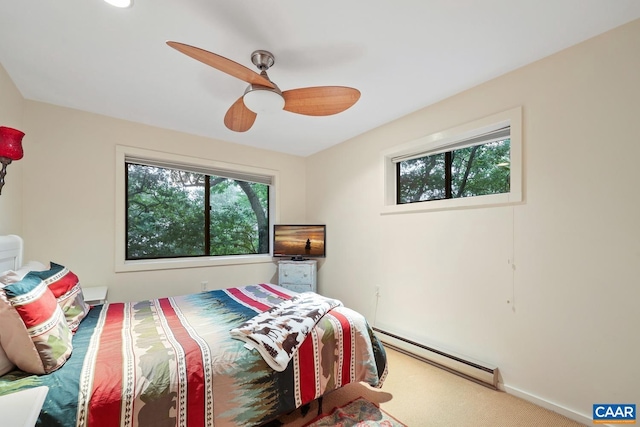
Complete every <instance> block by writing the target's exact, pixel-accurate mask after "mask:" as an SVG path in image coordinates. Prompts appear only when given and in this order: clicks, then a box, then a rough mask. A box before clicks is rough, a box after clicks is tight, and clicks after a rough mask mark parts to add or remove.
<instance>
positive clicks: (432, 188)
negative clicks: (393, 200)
mask: <svg viewBox="0 0 640 427" xmlns="http://www.w3.org/2000/svg"><path fill="white" fill-rule="evenodd" d="M510 142H511V140H510V138H506V139H502V140H499V141H492V142H488V143H486V144H480V145H474V146H470V147H466V148H461V149H458V150H452V151H447V152H445V153H438V154H432V155H427V156H424V157H420V158H417V159H410V160H404V161H401V162H398V164H397V166H396V167H397V175H398V176H397V184H398V192H397V197H398V204H403V203H413V202H423V201H428V200H440V199H454V198H461V197H472V196H483V195H488V194H500V193H508V192H509V190H510V188H509V187H510V168H509V165H510V145H511V144H510Z"/></svg>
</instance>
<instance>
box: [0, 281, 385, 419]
mask: <svg viewBox="0 0 640 427" xmlns="http://www.w3.org/2000/svg"><path fill="white" fill-rule="evenodd" d="M293 295H294V293H292V292H290V291H287V290H285V289H284V288H280V287H278V286H275V285H251V286H245V287H240V288H230V289H224V290H216V291H210V292H203V293H199V294H193V295H185V296H180V297H171V298H161V299H157V300H149V301H141V302H135V303H117V304H109V305H106V306H98V307H94V308H92V309H91V311H90V312H89V314H88V316H87V317H86V318H85V320H83V322H82V323H81V324H80V327H79V328H78V331H77V332H76V334H75V336H74V338H73V346H74V352H73V354H72V356H71V358H70V359H69V360H68V361H67V363H66V364H65V365H64V366H63V367H62V368H60V369H59V370H58V371H56V372H54V373H52V374H49V375H42V376H33V375H27V374H24V373H22V372H19V371H14V372H12V373H9V374H7V375H5V376H3V377H2V378H0V395H1V394H5V393H8V392H11V391H16V390H19V389H23V388H27V387H34V386H39V385H47V386H49V388H50V392H49V395H48V397H47V400H46V401H45V405H44V407H43V411H42V413H41V415H40V420H39V425H42V426H49V425H51V426H54V425H56V426H73V425H77V426H105V425H108V426H145V425H149V426H161V427H163V426H184V427H187V426H188V427H192V426H213V425H215V426H217V427H224V426H255V425H260V424H262V423H264V422H267V421H269V420H271V419H273V418H276V417H277V416H278V415H280V414H283V413H286V412H289V411H291V410H293V409H294V408H296V407H298V406H301V405H303V404H305V403H307V402H309V401H311V400H313V399H315V398H317V397H319V396H320V395H322V394H324V393H326V392H327V391H330V390H333V389H335V388H339V387H341V386H343V385H345V384H347V383H350V382H358V381H364V382H367V383H369V384H371V385H372V386H381V384H382V380H383V378H384V375H385V374H386V360H385V354H384V349H383V348H382V346H381V345H380V343H379V342H378V340H377V339H376V338H375V336H374V335H373V332H372V331H371V329H370V328H369V327H368V325H367V324H366V321H365V320H364V318H363V317H362V316H361V315H359V314H358V313H356V312H354V311H352V310H349V309H348V308H346V307H335V308H334V309H332V310H331V311H330V312H328V313H327V314H326V315H325V316H323V317H322V318H321V319H320V320H319V321H318V323H317V324H316V325H315V327H314V328H313V329H312V330H311V332H310V333H309V335H308V338H307V339H306V340H305V341H304V342H303V343H302V344H301V345H300V347H299V349H298V351H297V352H296V353H295V354H294V356H293V358H292V360H291V362H290V363H289V364H288V366H287V368H286V369H285V370H284V371H282V372H278V371H275V370H273V369H271V368H270V367H269V366H268V365H267V364H266V362H265V361H264V360H263V358H262V357H261V356H260V354H259V353H258V352H256V351H248V350H247V349H246V348H244V345H243V342H242V341H239V340H236V339H233V338H232V337H231V335H230V333H229V331H230V330H231V329H233V328H236V327H238V326H239V325H241V324H243V323H244V322H246V321H247V320H249V319H251V318H252V317H254V316H255V315H256V314H257V313H261V312H263V311H266V310H269V309H270V308H271V307H274V306H276V305H278V304H280V303H282V302H283V301H286V300H288V299H290V298H291V297H292V296H293Z"/></svg>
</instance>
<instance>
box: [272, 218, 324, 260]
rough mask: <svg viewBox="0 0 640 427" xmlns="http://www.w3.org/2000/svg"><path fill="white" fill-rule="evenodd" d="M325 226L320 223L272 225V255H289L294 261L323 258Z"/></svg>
mask: <svg viewBox="0 0 640 427" xmlns="http://www.w3.org/2000/svg"><path fill="white" fill-rule="evenodd" d="M326 239H327V226H326V225H321V224H303V225H299V224H275V225H274V226H273V256H274V257H290V258H291V259H292V260H295V261H302V260H304V259H306V258H324V257H325V256H326V251H325V243H326Z"/></svg>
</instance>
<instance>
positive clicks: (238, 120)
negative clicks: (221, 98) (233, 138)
mask: <svg viewBox="0 0 640 427" xmlns="http://www.w3.org/2000/svg"><path fill="white" fill-rule="evenodd" d="M256 116H257V114H256V113H254V112H253V111H251V110H249V109H248V108H247V107H246V106H245V105H244V101H243V100H242V97H240V98H238V100H237V101H236V102H234V103H233V105H232V106H231V107H230V108H229V109H228V110H227V114H225V115H224V124H225V126H226V127H228V128H229V129H231V130H232V131H234V132H246V131H248V130H249V129H251V126H253V122H255V121H256Z"/></svg>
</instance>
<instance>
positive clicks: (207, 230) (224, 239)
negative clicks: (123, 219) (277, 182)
mask: <svg viewBox="0 0 640 427" xmlns="http://www.w3.org/2000/svg"><path fill="white" fill-rule="evenodd" d="M126 171H127V172H126V173H127V252H126V254H127V255H126V259H127V260H133V259H145V258H147V259H148V258H171V257H184V256H187V257H189V256H211V255H223V256H224V255H247V254H266V253H269V186H268V185H266V184H261V183H255V182H247V181H243V180H239V179H232V178H226V177H223V176H216V175H207V174H201V173H194V172H189V171H184V170H179V169H171V168H163V167H157V166H149V165H142V164H137V163H129V162H127V168H126Z"/></svg>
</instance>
